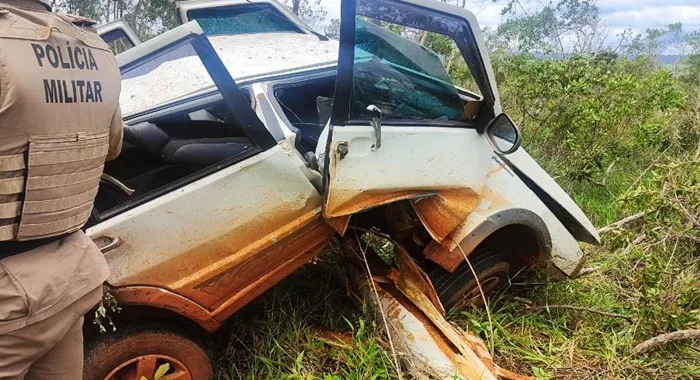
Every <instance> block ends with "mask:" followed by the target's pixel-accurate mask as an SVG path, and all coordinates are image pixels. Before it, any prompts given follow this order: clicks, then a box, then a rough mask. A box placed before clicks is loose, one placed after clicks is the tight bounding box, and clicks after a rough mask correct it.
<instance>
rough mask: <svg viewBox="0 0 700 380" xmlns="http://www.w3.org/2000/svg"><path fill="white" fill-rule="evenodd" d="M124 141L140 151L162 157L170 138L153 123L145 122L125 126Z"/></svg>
mask: <svg viewBox="0 0 700 380" xmlns="http://www.w3.org/2000/svg"><path fill="white" fill-rule="evenodd" d="M124 140H126V141H127V142H128V143H131V144H132V145H134V146H136V147H137V148H139V149H143V150H145V151H147V152H149V153H151V154H154V155H156V156H160V151H161V150H162V149H163V147H164V146H165V144H167V143H168V141H170V137H168V135H167V134H166V133H165V132H163V131H162V130H161V129H160V128H158V126H156V125H155V124H153V123H148V122H143V123H138V124H134V125H125V126H124Z"/></svg>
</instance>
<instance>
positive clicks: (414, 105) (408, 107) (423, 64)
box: [350, 18, 464, 120]
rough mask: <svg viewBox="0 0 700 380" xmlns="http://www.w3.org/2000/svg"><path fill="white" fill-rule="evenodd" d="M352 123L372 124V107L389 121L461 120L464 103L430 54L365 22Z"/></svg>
mask: <svg viewBox="0 0 700 380" xmlns="http://www.w3.org/2000/svg"><path fill="white" fill-rule="evenodd" d="M351 99H352V100H351V106H350V117H351V118H352V119H368V118H369V117H370V115H369V113H368V112H367V111H365V109H366V108H367V106H368V105H370V104H373V105H375V106H377V107H379V108H380V109H381V110H382V113H383V115H384V117H385V118H389V119H391V118H393V119H442V120H459V118H460V117H461V115H462V113H463V109H464V102H463V101H462V99H461V98H460V95H459V92H458V91H457V89H456V88H455V85H454V83H453V82H452V80H451V79H450V76H449V74H448V73H447V70H445V67H444V66H443V64H442V61H441V60H440V57H439V56H438V55H437V54H435V53H434V52H433V51H432V50H430V49H428V48H426V47H423V46H421V45H419V44H417V43H415V42H412V41H410V40H409V39H407V38H405V37H403V36H401V35H399V34H396V33H393V32H391V31H389V30H387V29H384V28H382V27H380V26H378V25H375V24H373V23H370V22H367V21H365V20H363V19H361V18H358V19H357V20H356V24H355V63H354V68H353V93H352V98H351Z"/></svg>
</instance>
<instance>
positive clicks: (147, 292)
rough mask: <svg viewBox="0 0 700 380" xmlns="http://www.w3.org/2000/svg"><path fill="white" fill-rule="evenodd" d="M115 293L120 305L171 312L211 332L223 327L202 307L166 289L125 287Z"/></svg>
mask: <svg viewBox="0 0 700 380" xmlns="http://www.w3.org/2000/svg"><path fill="white" fill-rule="evenodd" d="M114 291H115V293H116V294H115V298H116V299H117V302H118V303H119V304H120V305H133V306H149V307H156V308H162V309H166V310H170V311H173V312H175V313H177V314H179V315H182V316H184V317H186V318H188V319H190V320H192V321H194V322H195V323H197V324H198V325H200V326H201V327H202V328H204V329H205V330H207V331H209V332H213V331H216V330H217V329H218V328H219V327H220V326H221V324H220V323H219V322H218V321H216V320H215V319H214V318H213V317H212V315H211V313H210V312H209V311H207V310H206V309H205V308H203V307H202V306H201V305H198V304H197V303H195V302H193V301H192V300H189V299H187V298H185V297H183V296H181V295H179V294H175V293H173V292H170V291H168V290H166V289H161V288H157V287H153V286H125V287H120V288H115V289H114Z"/></svg>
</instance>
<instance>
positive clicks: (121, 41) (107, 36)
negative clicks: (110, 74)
mask: <svg viewBox="0 0 700 380" xmlns="http://www.w3.org/2000/svg"><path fill="white" fill-rule="evenodd" d="M100 37H102V39H103V40H104V41H105V42H107V45H109V48H110V49H111V50H112V52H113V53H114V54H115V55H117V54H119V53H122V52H125V51H127V50H129V49H131V48H132V47H134V46H136V45H134V43H133V41H131V39H130V38H129V36H127V35H126V33H125V32H124V31H123V30H121V29H115V30H112V31H109V32H107V33H104V34H102V35H100Z"/></svg>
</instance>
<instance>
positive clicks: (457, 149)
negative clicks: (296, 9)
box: [317, 0, 500, 227]
mask: <svg viewBox="0 0 700 380" xmlns="http://www.w3.org/2000/svg"><path fill="white" fill-rule="evenodd" d="M341 16H342V18H341V33H340V53H339V62H338V65H339V66H338V76H337V81H336V90H335V100H334V105H333V114H332V117H331V122H330V126H329V128H327V131H326V132H327V135H326V136H323V135H322V136H321V144H319V145H320V146H321V147H319V149H318V150H317V155H319V156H322V157H320V161H321V164H322V165H323V172H324V177H325V179H324V180H325V204H324V215H325V216H326V217H328V218H333V217H340V216H345V215H349V214H353V213H356V212H358V211H362V210H364V209H368V208H371V207H374V206H377V205H380V204H385V203H389V202H393V201H396V200H400V199H412V198H422V197H425V196H429V195H432V194H435V192H436V191H438V192H441V193H444V194H446V195H447V196H450V194H451V195H454V196H457V197H458V198H461V199H460V202H461V203H462V204H465V203H466V204H468V203H474V202H468V199H467V202H465V199H464V197H467V198H469V199H472V200H474V199H475V195H476V194H477V193H478V192H480V190H481V188H482V187H483V181H484V179H485V177H486V176H487V173H488V171H489V170H490V166H491V165H487V164H483V165H482V164H479V163H480V162H486V163H489V162H490V163H491V164H493V162H492V161H491V156H493V150H492V148H491V146H490V145H489V143H488V141H487V139H486V137H485V136H484V134H483V133H481V132H483V130H484V128H485V126H486V125H487V124H488V122H489V121H491V120H492V119H493V118H494V116H495V115H497V114H499V113H500V103H499V100H498V93H497V90H496V87H495V84H494V83H495V81H494V78H493V73H492V69H491V63H490V61H489V57H488V55H487V54H481V51H485V47H484V43H483V39H482V38H481V32H480V30H479V28H478V25H477V23H476V19H475V17H474V16H473V15H472V14H471V13H470V12H468V11H467V10H464V9H460V8H456V7H451V6H446V5H445V4H443V3H438V2H434V1H420V0H343V2H342V11H341ZM397 30H399V31H400V32H399V33H395V31H397ZM427 33H430V35H427ZM410 36H414V37H415V38H412V40H421V39H423V40H425V39H427V38H426V37H428V36H437V37H438V38H444V39H445V41H446V42H447V43H454V44H456V46H457V47H458V48H459V51H460V52H461V53H462V56H463V58H464V60H465V62H466V67H468V69H469V70H468V72H467V74H466V75H467V76H469V78H465V82H470V83H473V86H472V87H473V88H471V89H470V91H466V90H461V89H459V88H457V87H456V86H455V85H454V83H452V80H451V79H450V76H449V75H448V73H447V70H446V69H445V68H444V66H443V64H442V62H441V58H440V57H439V56H438V55H437V54H436V53H434V52H433V51H431V50H429V49H427V48H425V47H423V46H421V45H420V44H419V43H417V42H413V41H412V40H411V39H409V38H406V37H410ZM421 36H425V37H421ZM431 38H433V37H431ZM474 109H478V112H473V110H474ZM470 110H472V111H470ZM326 137H327V141H325V144H324V141H323V139H324V138H326ZM452 227H454V226H452Z"/></svg>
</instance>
